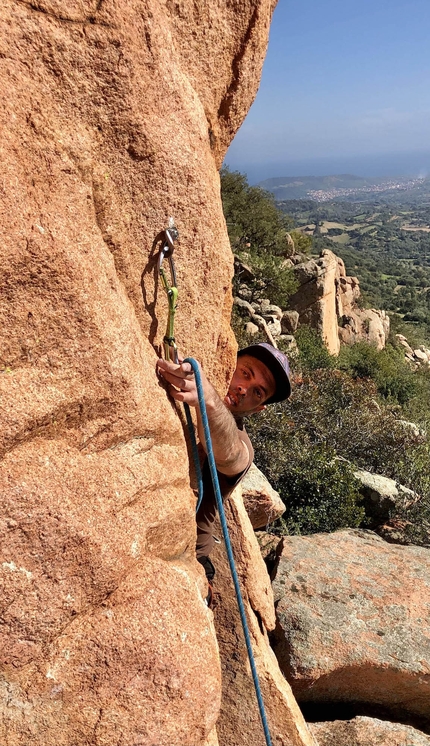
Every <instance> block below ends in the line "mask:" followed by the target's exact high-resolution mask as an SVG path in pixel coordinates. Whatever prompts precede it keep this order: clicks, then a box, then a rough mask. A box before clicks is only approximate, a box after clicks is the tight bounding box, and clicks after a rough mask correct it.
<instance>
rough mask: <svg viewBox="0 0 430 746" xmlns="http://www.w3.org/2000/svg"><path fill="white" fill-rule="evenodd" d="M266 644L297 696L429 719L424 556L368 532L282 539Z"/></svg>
mask: <svg viewBox="0 0 430 746" xmlns="http://www.w3.org/2000/svg"><path fill="white" fill-rule="evenodd" d="M273 587H274V595H275V601H276V602H277V619H278V623H277V629H276V633H275V637H276V640H275V652H276V655H277V657H278V660H279V662H280V665H281V668H282V670H283V671H284V673H285V674H286V676H287V678H288V680H289V682H290V683H291V685H292V687H293V691H294V693H295V695H296V697H297V699H298V701H299V702H333V703H334V702H361V703H372V706H380V707H381V708H385V710H388V711H391V712H393V713H395V714H396V715H398V716H399V718H400V717H401V716H404V717H415V718H418V719H421V720H422V722H423V723H424V724H425V725H426V727H429V726H430V710H429V701H430V700H429V689H430V554H429V552H428V550H427V549H423V548H419V547H406V546H395V545H392V544H387V543H385V542H384V541H383V540H382V539H380V538H379V537H378V536H376V535H375V534H373V533H372V532H370V531H359V530H353V529H350V530H344V531H338V532H335V533H333V534H316V535H313V536H308V537H285V539H284V546H283V549H282V553H281V556H280V561H279V565H278V568H277V573H276V578H275V580H274V584H273Z"/></svg>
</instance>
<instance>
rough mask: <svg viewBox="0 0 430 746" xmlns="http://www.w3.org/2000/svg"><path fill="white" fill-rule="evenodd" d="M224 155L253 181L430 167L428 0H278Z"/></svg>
mask: <svg viewBox="0 0 430 746" xmlns="http://www.w3.org/2000/svg"><path fill="white" fill-rule="evenodd" d="M226 163H227V164H228V165H229V166H230V167H231V168H236V169H239V170H241V171H245V172H247V173H248V176H249V178H250V181H256V180H258V179H259V178H266V177H269V176H276V175H279V176H283V175H304V174H305V173H309V174H311V173H316V172H319V173H336V172H337V173H339V169H340V170H349V171H351V170H354V172H355V173H359V171H360V169H361V171H362V172H363V175H372V174H371V173H370V171H372V170H373V171H375V173H374V174H373V175H385V173H383V172H384V171H385V172H386V173H387V175H388V174H390V175H391V173H399V174H400V172H402V173H407V172H411V173H418V172H419V171H422V172H426V171H430V0H279V3H278V6H277V8H276V10H275V14H274V17H273V21H272V27H271V33H270V41H269V48H268V53H267V57H266V61H265V63H264V68H263V76H262V80H261V85H260V90H259V92H258V94H257V98H256V100H255V103H254V104H253V106H252V108H251V110H250V112H249V114H248V116H247V118H246V120H245V122H244V124H243V125H242V127H241V129H240V130H239V132H238V134H237V135H236V137H235V139H234V141H233V143H232V145H231V146H230V149H229V152H228V154H227V158H226ZM343 166H344V167H345V168H343ZM348 166H350V168H348ZM332 168H336V169H337V170H335V171H333V170H330V169H332ZM285 169H287V170H285ZM294 169H296V170H295V171H294ZM327 169H329V170H327ZM378 169H379V172H378ZM364 171H367V173H364Z"/></svg>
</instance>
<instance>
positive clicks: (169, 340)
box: [158, 219, 272, 746]
mask: <svg viewBox="0 0 430 746" xmlns="http://www.w3.org/2000/svg"><path fill="white" fill-rule="evenodd" d="M170 220H171V225H170V226H169V229H168V230H166V231H165V236H166V239H165V243H164V244H163V247H162V249H161V252H162V253H163V256H161V252H160V259H159V265H158V266H159V272H160V276H161V277H162V280H163V286H164V289H165V290H166V293H167V296H168V300H169V318H168V322H167V332H166V336H165V337H164V350H165V355H166V359H167V360H171V359H172V358H171V350H173V355H174V359H173V362H178V348H177V346H176V342H175V337H174V318H175V311H176V306H177V298H178V289H177V286H176V273H175V265H174V263H173V257H172V253H173V248H174V247H173V240H176V238H178V232H177V230H176V228H174V224H173V221H172V219H170ZM172 226H173V227H172ZM173 229H174V230H175V231H176V235H175V238H174V239H173V240H172V235H173V233H172V231H173ZM169 231H170V233H169ZM165 256H166V257H167V258H168V259H169V264H170V271H171V275H172V282H173V287H171V286H170V285H169V283H168V282H167V278H166V277H165V273H164V271H163V269H162V266H161V265H162V262H163V259H164V257H165ZM163 273H164V274H163ZM171 290H174V291H176V292H175V293H173V294H172V295H170V291H171ZM171 309H173V310H171ZM184 362H186V363H190V365H191V368H192V370H193V373H194V377H195V380H196V388H197V396H198V400H199V409H200V416H201V420H202V425H203V432H204V437H205V442H206V449H207V458H208V463H209V470H210V474H211V478H212V484H213V489H214V493H215V499H216V504H217V508H218V513H219V517H220V523H221V530H222V534H223V537H224V542H225V547H226V551H227V558H228V564H229V566H230V572H231V576H232V579H233V585H234V590H235V593H236V598H237V604H238V607H239V613H240V619H241V622H242V628H243V634H244V637H245V644H246V649H247V652H248V658H249V663H250V666H251V673H252V679H253V682H254V688H255V693H256V696H257V703H258V709H259V711H260V717H261V723H262V726H263V731H264V737H265V741H266V746H272V741H271V738H270V733H269V726H268V724H267V717H266V711H265V707H264V702H263V695H262V692H261V687H260V682H259V679H258V673H257V669H256V666H255V659H254V653H253V650H252V644H251V636H250V633H249V627H248V620H247V618H246V613H245V606H244V603H243V599H242V592H241V590H240V585H239V578H238V575H237V570H236V564H235V561H234V556H233V549H232V545H231V540H230V534H229V531H228V526H227V520H226V517H225V511H224V505H223V501H222V496H221V490H220V486H219V480H218V472H217V468H216V463H215V457H214V453H213V448H212V439H211V433H210V428H209V421H208V416H207V412H206V402H205V397H204V391H203V384H202V379H201V375H200V367H199V364H198V362H197V361H196V360H194V358H192V357H187V358H185V360H184ZM184 409H185V414H186V418H187V425H188V430H189V433H190V439H191V444H192V450H193V459H194V465H195V469H196V472H197V480H198V483H199V499H198V503H197V509H196V512H197V510H198V509H199V507H200V503H201V500H202V497H203V478H202V472H201V467H200V459H199V455H198V450H197V442H196V435H195V431H194V424H193V421H192V418H191V412H190V408H189V406H188V404H185V403H184Z"/></svg>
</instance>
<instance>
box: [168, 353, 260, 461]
mask: <svg viewBox="0 0 430 746" xmlns="http://www.w3.org/2000/svg"><path fill="white" fill-rule="evenodd" d="M157 370H158V373H159V375H160V376H161V377H162V378H163V379H164V381H165V382H166V384H167V385H168V386H169V393H170V395H171V396H172V398H173V399H175V401H178V402H184V403H186V404H188V405H189V406H190V407H196V412H197V429H198V433H199V438H200V441H201V443H202V445H203V447H204V449H205V450H206V443H205V438H204V433H203V427H202V422H201V417H200V410H199V406H198V403H199V400H198V395H197V387H196V382H195V378H194V372H193V369H192V367H191V365H190V363H184V362H183V361H180V362H179V363H172V362H170V361H169V360H161V359H160V360H158V362H157ZM200 374H201V382H202V387H203V394H204V399H205V403H206V410H207V415H208V420H209V428H210V431H211V440H212V447H213V453H214V458H215V463H216V466H217V469H218V471H220V472H221V473H222V474H226V475H227V476H232V475H235V474H240V472H241V471H243V470H244V469H246V467H247V465H248V460H249V453H248V449H247V447H246V445H245V444H244V443H243V441H242V440H241V439H240V437H239V433H238V429H237V426H236V423H235V421H234V417H233V415H232V414H231V413H230V412H229V410H228V409H227V407H226V406H225V404H224V402H223V401H222V399H221V398H220V397H219V395H218V393H217V392H216V390H215V389H214V387H213V386H212V384H211V383H210V382H209V381H208V379H207V378H206V376H205V374H204V371H203V370H202V369H200Z"/></svg>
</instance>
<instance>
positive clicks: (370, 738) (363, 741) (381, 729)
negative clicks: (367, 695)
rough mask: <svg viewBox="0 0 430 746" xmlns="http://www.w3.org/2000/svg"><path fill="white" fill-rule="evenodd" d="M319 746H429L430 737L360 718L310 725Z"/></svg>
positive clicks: (403, 728) (405, 728) (409, 728)
mask: <svg viewBox="0 0 430 746" xmlns="http://www.w3.org/2000/svg"><path fill="white" fill-rule="evenodd" d="M309 728H310V730H311V732H312V733H313V734H314V736H315V738H316V739H317V741H318V746H429V744H430V737H429V736H426V734H425V733H421V732H420V731H418V730H416V729H415V728H411V727H410V726H408V725H400V724H399V723H391V722H389V721H387V720H377V719H376V718H369V717H357V718H354V719H353V720H335V721H334V722H332V723H329V722H327V723H312V724H311V725H310V726H309Z"/></svg>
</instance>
